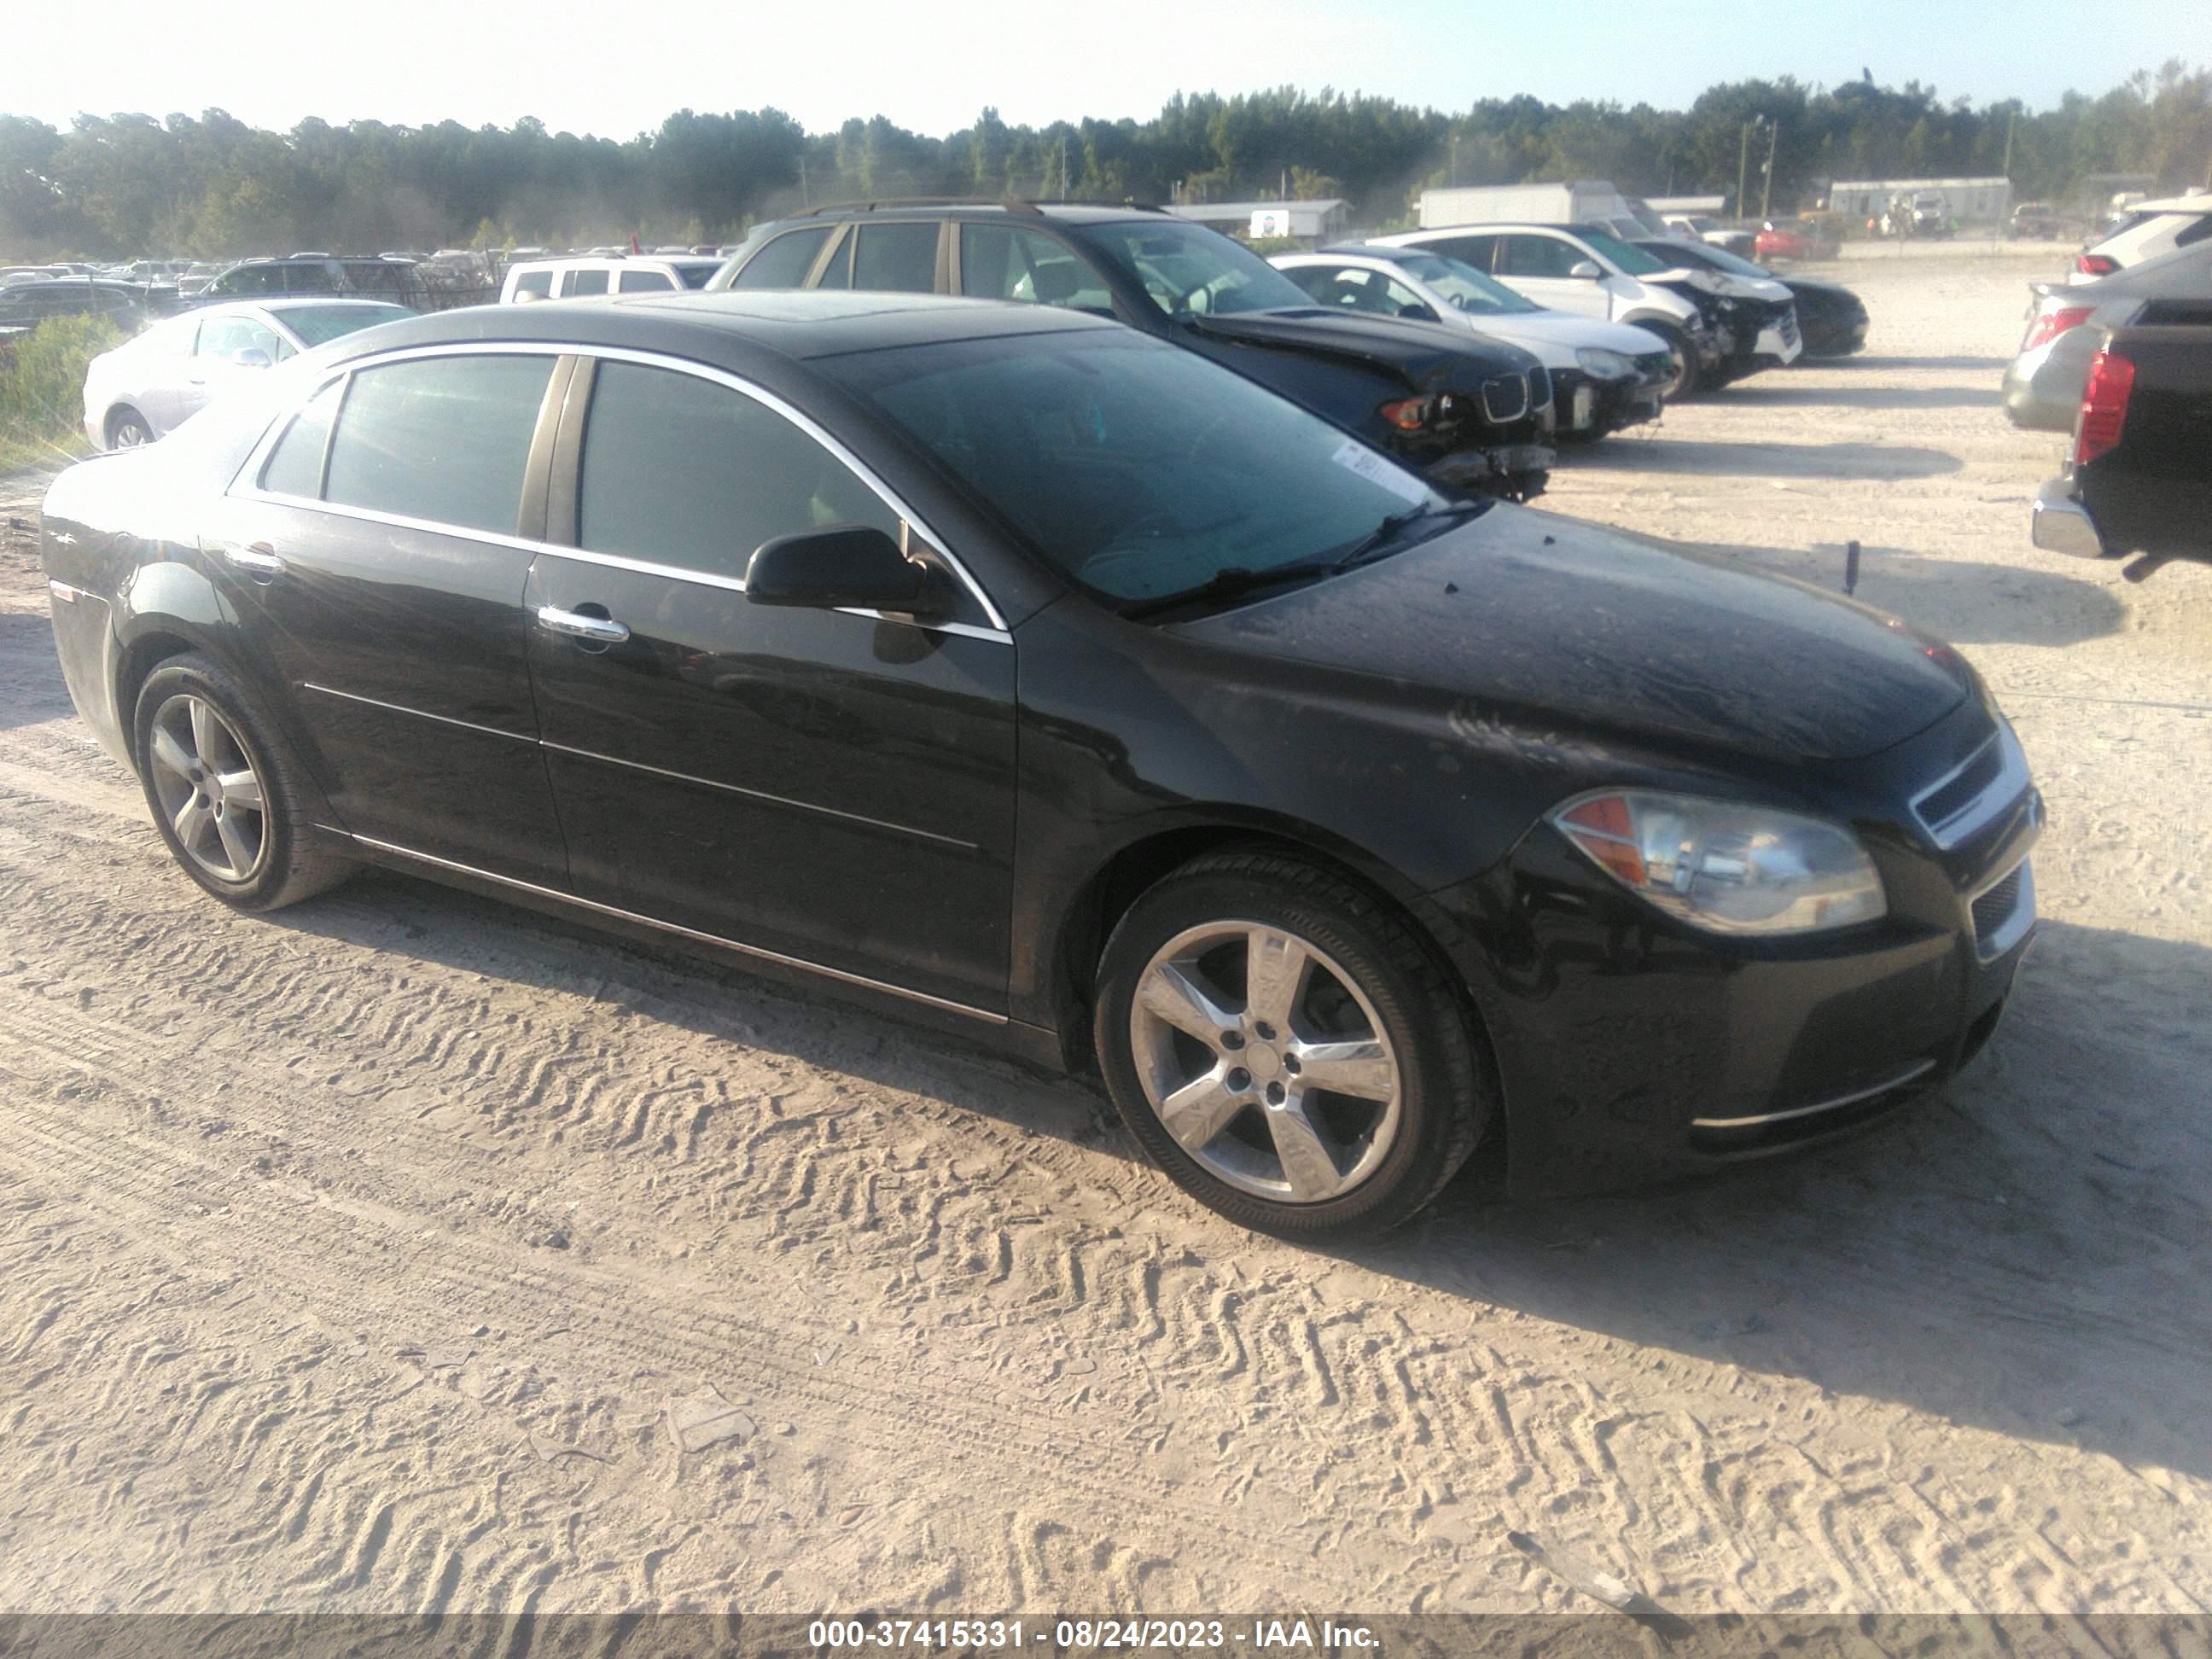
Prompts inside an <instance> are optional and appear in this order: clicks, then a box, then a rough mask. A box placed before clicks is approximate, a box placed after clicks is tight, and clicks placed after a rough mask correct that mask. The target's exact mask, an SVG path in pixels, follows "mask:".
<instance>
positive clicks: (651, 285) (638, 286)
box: [621, 270, 676, 294]
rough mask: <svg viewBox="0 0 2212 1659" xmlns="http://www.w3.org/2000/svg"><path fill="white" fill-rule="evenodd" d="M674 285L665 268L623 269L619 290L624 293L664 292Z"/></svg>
mask: <svg viewBox="0 0 2212 1659" xmlns="http://www.w3.org/2000/svg"><path fill="white" fill-rule="evenodd" d="M675 286H676V284H675V283H672V282H671V281H670V280H669V277H668V273H667V272H666V271H665V270H625V271H624V272H623V274H622V284H621V291H622V292H623V293H624V294H652V293H654V292H656V291H659V292H664V293H665V291H666V290H668V289H671V288H674V287H675Z"/></svg>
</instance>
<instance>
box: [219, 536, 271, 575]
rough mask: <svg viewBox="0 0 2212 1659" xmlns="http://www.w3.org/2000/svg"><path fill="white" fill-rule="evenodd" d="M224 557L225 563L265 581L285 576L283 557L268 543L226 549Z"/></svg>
mask: <svg viewBox="0 0 2212 1659" xmlns="http://www.w3.org/2000/svg"><path fill="white" fill-rule="evenodd" d="M222 556H223V562H225V563H227V564H228V565H230V566H232V567H233V568H236V569H239V570H243V571H245V572H246V574H248V575H250V576H258V577H259V578H260V579H261V580H264V581H266V580H269V578H270V577H271V576H281V575H283V574H284V561H283V557H282V556H279V555H278V553H277V551H276V549H275V548H273V547H271V546H270V545H269V544H268V543H267V542H249V543H248V544H246V546H244V547H226V548H224V549H223V550H222Z"/></svg>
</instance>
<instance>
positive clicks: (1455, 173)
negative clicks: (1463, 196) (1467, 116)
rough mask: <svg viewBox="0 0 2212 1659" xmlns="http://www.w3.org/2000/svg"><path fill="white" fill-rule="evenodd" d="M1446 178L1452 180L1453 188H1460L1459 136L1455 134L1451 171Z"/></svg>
mask: <svg viewBox="0 0 2212 1659" xmlns="http://www.w3.org/2000/svg"><path fill="white" fill-rule="evenodd" d="M1446 176H1447V177H1448V178H1449V179H1450V180H1451V184H1452V187H1453V188H1454V189H1457V188H1458V186H1459V134H1457V133H1454V134H1452V137H1451V171H1450V172H1449V173H1448V174H1447V175H1446Z"/></svg>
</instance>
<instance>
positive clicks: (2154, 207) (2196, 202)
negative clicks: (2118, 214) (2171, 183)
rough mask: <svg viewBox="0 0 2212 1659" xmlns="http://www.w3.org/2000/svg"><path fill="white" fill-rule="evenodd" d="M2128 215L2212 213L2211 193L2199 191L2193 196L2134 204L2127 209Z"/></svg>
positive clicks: (2172, 197) (2164, 197) (2168, 197)
mask: <svg viewBox="0 0 2212 1659" xmlns="http://www.w3.org/2000/svg"><path fill="white" fill-rule="evenodd" d="M2128 211H2129V212H2130V213H2212V191H2198V192H2197V194H2195V195H2193V196H2162V197H2160V198H2159V199H2158V200H2157V201H2155V202H2136V203H2131V204H2130V205H2129V207H2128Z"/></svg>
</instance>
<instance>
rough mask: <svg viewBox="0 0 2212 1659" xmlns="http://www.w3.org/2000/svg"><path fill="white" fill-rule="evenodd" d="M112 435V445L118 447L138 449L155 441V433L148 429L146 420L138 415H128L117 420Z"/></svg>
mask: <svg viewBox="0 0 2212 1659" xmlns="http://www.w3.org/2000/svg"><path fill="white" fill-rule="evenodd" d="M112 439H113V442H112V446H111V447H113V448H116V449H137V448H138V447H140V446H142V445H144V444H149V443H152V442H153V441H154V435H153V434H152V433H151V432H149V431H148V430H147V429H146V423H145V422H143V421H142V420H141V419H139V418H138V416H136V415H126V416H123V417H122V418H121V419H120V420H118V421H117V422H115V429H114V432H113V433H112Z"/></svg>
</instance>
